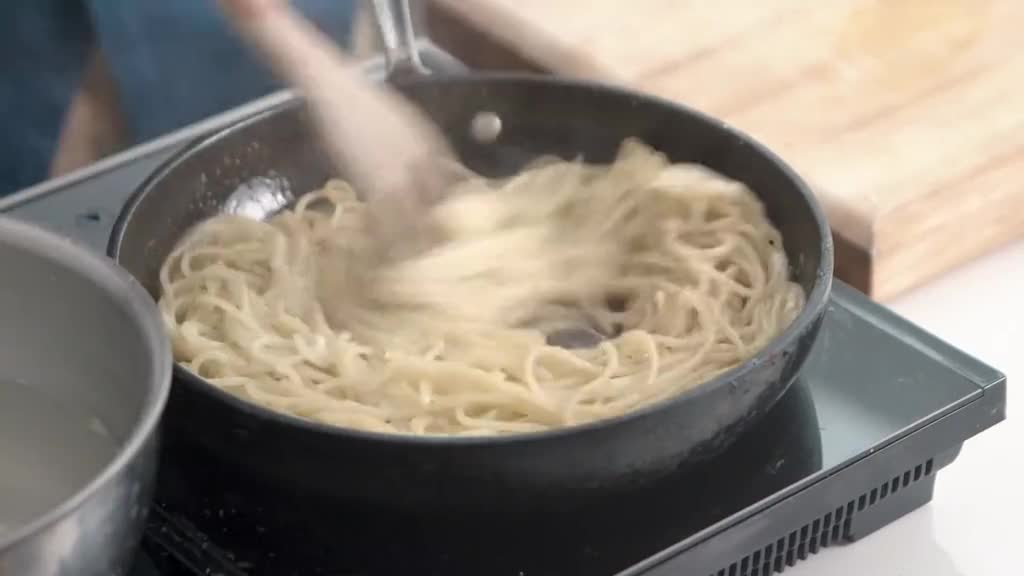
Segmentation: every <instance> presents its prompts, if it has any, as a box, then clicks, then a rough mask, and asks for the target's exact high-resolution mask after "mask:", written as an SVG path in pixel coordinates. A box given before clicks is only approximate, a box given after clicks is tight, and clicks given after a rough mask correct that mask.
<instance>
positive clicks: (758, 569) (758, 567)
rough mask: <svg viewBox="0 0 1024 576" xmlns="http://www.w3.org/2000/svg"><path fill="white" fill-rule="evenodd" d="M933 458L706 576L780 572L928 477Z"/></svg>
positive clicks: (846, 533)
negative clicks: (856, 519)
mask: <svg viewBox="0 0 1024 576" xmlns="http://www.w3.org/2000/svg"><path fill="white" fill-rule="evenodd" d="M933 466H934V460H933V459H928V460H927V461H925V462H922V463H921V464H918V465H917V466H914V467H913V468H911V469H909V470H906V471H905V472H903V473H902V474H897V475H896V476H893V477H892V479H890V480H886V481H885V482H882V483H881V484H879V485H878V486H875V487H874V488H872V489H871V490H869V491H867V492H865V493H863V494H861V495H859V496H857V497H856V498H853V499H852V500H850V501H849V502H847V503H846V504H845V505H843V506H840V507H838V508H836V509H835V510H833V511H831V512H828V513H826V514H824V515H823V516H820V517H818V518H815V519H814V520H813V521H812V522H808V523H807V524H804V525H803V526H800V527H799V528H797V529H795V530H793V531H792V532H790V533H789V534H788V535H786V536H783V537H782V538H779V539H778V540H776V541H774V542H770V543H768V545H766V546H764V547H763V548H760V549H758V550H755V551H754V552H752V553H750V554H748V555H746V556H744V557H743V558H741V559H739V560H737V561H736V562H733V563H732V564H730V565H729V566H727V567H726V568H722V569H721V570H719V571H717V572H712V573H711V574H710V575H709V576H769V575H770V574H774V573H777V572H782V571H783V570H785V569H786V567H787V566H793V565H794V564H796V563H797V562H798V561H800V560H804V559H806V558H807V556H809V555H811V554H817V553H818V550H820V549H822V548H825V547H827V546H830V545H831V544H832V543H833V542H837V541H840V540H846V539H849V538H850V533H851V525H852V522H853V518H854V516H856V515H857V513H858V512H863V511H864V510H866V509H868V508H870V507H872V506H874V505H875V504H878V503H879V502H881V501H882V500H885V499H886V498H889V497H890V496H893V495H894V494H897V493H898V492H899V491H900V490H903V489H904V488H906V487H907V486H910V485H911V484H914V483H915V482H917V481H919V480H921V479H922V478H925V477H927V476H931V474H932V472H933Z"/></svg>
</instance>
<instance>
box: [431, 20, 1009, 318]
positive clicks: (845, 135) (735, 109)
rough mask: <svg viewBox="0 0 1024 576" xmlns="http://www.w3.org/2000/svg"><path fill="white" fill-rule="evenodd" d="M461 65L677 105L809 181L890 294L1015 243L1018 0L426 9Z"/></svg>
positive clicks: (847, 268) (874, 283) (850, 255)
mask: <svg viewBox="0 0 1024 576" xmlns="http://www.w3.org/2000/svg"><path fill="white" fill-rule="evenodd" d="M429 24H430V29H429V32H430V35H431V37H432V38H433V39H434V40H435V41H437V42H438V43H439V44H440V45H442V46H443V47H445V48H447V49H449V50H452V51H453V52H455V54H456V55H457V56H459V57H461V58H464V59H465V60H467V61H468V62H469V63H470V64H472V65H477V66H485V67H497V68H507V67H516V68H532V69H540V70H547V71H552V72H556V73H559V74H563V75H569V76H577V77H585V78H591V79H599V80H603V81H608V82H613V83H618V84H624V85H628V86H630V87H632V88H636V89H639V90H642V91H646V92H651V93H654V94H658V95H661V96H665V97H668V98H672V99H675V100H677V101H681V102H685V103H687V104H690V105H692V106H694V107H697V108H699V109H702V110H704V111H706V112H709V113H711V114H713V115H715V116H718V117H721V118H723V119H725V120H727V121H729V122H730V123H732V124H733V125H735V126H737V127H739V128H740V129H741V130H744V131H746V132H748V133H750V134H752V135H753V136H754V137H755V138H757V139H759V140H761V141H762V142H764V143H766V144H767V145H768V146H769V147H771V148H772V149H774V150H775V151H776V152H778V153H779V154H780V155H782V156H783V157H784V158H785V159H786V160H787V161H789V162H790V163H791V164H792V165H793V166H794V167H795V168H796V169H797V170H798V171H799V172H800V173H801V174H802V175H803V176H804V177H805V178H807V179H808V181H810V182H811V183H812V185H814V186H815V188H816V189H817V191H818V194H819V198H820V199H821V201H822V203H823V204H824V206H825V208H826V211H827V212H828V215H829V219H830V222H831V224H832V226H833V230H834V232H835V233H836V235H837V244H838V247H839V250H838V254H837V256H838V266H837V268H838V273H839V275H840V276H841V277H843V278H844V279H846V280H847V281H850V282H851V283H853V284H854V285H856V286H857V287H859V288H861V289H862V290H864V291H865V292H868V293H869V294H870V295H872V296H873V297H875V298H878V299H885V298H888V297H891V296H892V295H894V294H897V293H899V292H901V291H903V290H905V289H907V288H909V287H912V286H914V285H916V284H919V283H921V282H923V281H925V280H927V279H928V278H930V277H932V276H934V275H936V274H939V273H941V272H942V271H944V270H947V269H949V268H951V267H953V266H955V265H957V264H960V263H962V262H964V261H966V260H969V259H970V258H972V257H975V256H977V255H979V254H981V253H983V252H985V251H987V250H990V249H992V248H993V247H996V246H998V245H1000V244H1003V243H1005V242H1007V241H1009V240H1011V239H1014V238H1018V237H1020V236H1022V235H1024V30H1022V25H1024V1H1021V0H773V1H760V0H717V1H711V0H631V1H630V2H623V1H621V0H588V1H582V0H579V1H573V0H561V1H559V0H433V3H432V6H431V10H430V14H429Z"/></svg>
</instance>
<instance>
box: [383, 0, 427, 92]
mask: <svg viewBox="0 0 1024 576" xmlns="http://www.w3.org/2000/svg"><path fill="white" fill-rule="evenodd" d="M373 13H374V17H375V18H376V20H377V27H378V29H379V30H380V37H381V40H382V41H383V43H384V59H385V61H386V63H387V78H388V79H389V80H395V79H401V78H404V77H410V76H412V77H416V76H427V75H429V74H430V70H429V69H427V67H426V66H425V65H424V64H423V61H422V60H421V59H420V53H419V49H417V47H416V32H415V30H413V25H412V14H411V12H410V9H409V0H373Z"/></svg>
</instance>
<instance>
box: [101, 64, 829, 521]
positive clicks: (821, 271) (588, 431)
mask: <svg viewBox="0 0 1024 576" xmlns="http://www.w3.org/2000/svg"><path fill="white" fill-rule="evenodd" d="M401 87H402V89H403V91H405V92H406V94H408V95H409V96H410V97H411V98H412V99H413V100H414V101H416V102H417V103H419V104H420V105H421V106H422V107H423V108H424V109H425V110H426V111H427V112H428V113H429V114H430V115H431V116H432V117H433V118H434V119H435V120H436V121H437V122H438V124H439V125H440V126H442V127H443V128H444V130H445V132H446V133H447V134H448V135H449V138H450V139H451V141H452V142H453V145H454V146H455V148H456V150H457V151H458V153H459V154H460V155H461V156H462V158H463V160H464V161H465V162H466V163H467V164H468V165H469V166H470V167H472V168H474V169H476V170H478V171H480V172H481V173H483V174H487V175H494V176H496V175H504V174H510V173H512V172H514V171H516V170H518V169H519V168H521V167H522V166H523V164H525V163H526V162H528V161H529V160H530V159H532V158H534V157H536V156H537V155H539V154H557V155H559V156H562V157H565V158H573V157H577V156H582V157H583V158H584V159H586V160H588V161H592V162H608V161H610V160H612V159H613V158H614V155H615V152H616V151H617V149H618V146H619V144H620V143H621V142H622V140H623V139H624V138H627V137H637V138H640V139H641V140H643V141H645V142H647V143H648V144H650V145H652V146H653V147H655V148H656V149H658V150H660V151H662V152H664V153H665V154H667V155H668V156H669V157H670V158H671V159H673V160H675V161H686V162H698V163H701V164H704V165H706V166H708V167H710V168H712V169H714V170H716V171H718V172H721V173H723V174H725V175H727V176H729V177H732V178H734V179H737V180H740V181H742V182H744V183H746V184H747V185H748V186H750V188H751V189H752V190H754V191H755V192H756V193H757V194H758V195H759V196H760V197H761V199H762V200H763V202H764V204H765V206H766V208H767V212H768V215H769V217H770V218H771V220H772V221H773V222H774V223H775V225H776V226H777V227H778V228H779V229H780V231H781V232H782V235H783V237H784V242H785V249H786V252H787V254H788V256H789V260H790V263H791V268H792V276H793V278H794V279H795V280H796V281H797V282H799V283H800V284H801V285H802V286H803V288H804V290H805V291H806V293H807V294H808V299H807V305H806V307H805V309H804V311H803V312H802V313H801V314H800V316H799V317H798V318H797V319H796V320H795V321H794V323H793V324H792V325H791V326H790V327H789V328H788V329H786V331H785V332H783V333H782V334H781V335H780V336H778V337H777V338H776V339H775V340H774V341H773V342H772V343H771V344H770V345H769V346H768V347H767V348H766V349H765V350H763V351H762V352H761V353H759V354H758V355H757V356H756V357H754V358H753V359H751V360H750V361H748V362H746V363H744V364H743V365H741V366H739V367H737V368H736V369H734V370H731V371H730V372H728V373H726V374H723V375H722V376H720V377H718V378H716V379H714V380H713V381H711V382H709V383H707V384H705V385H703V386H700V387H697V388H696V389H694V390H692V391H690V392H688V393H686V394H683V395H681V396H679V397H676V398H673V399H670V400H668V401H665V402H662V403H659V404H656V405H653V406H650V407H648V408H645V409H643V410H641V411H638V412H634V413H631V414H627V415H625V416H623V417H619V418H615V419H612V420H607V421H603V422H597V423H593V424H589V425H585V426H579V427H574V428H569V429H563V430H556V431H552V432H546V433H538V434H527V435H516V436H509V437H501V438H475V439H460V438H413V437H403V436H391V435H380V434H371V433H364V432H359V431H351V430H344V429H338V428H333V427H328V426H324V425H319V424H316V423H310V422H306V421H303V420H299V419H296V418H292V417H289V416H284V415H280V414H276V413H273V412H270V411H268V410H265V409H262V408H260V407H257V406H253V405H250V404H248V403H246V402H244V401H241V400H239V399H237V398H235V397H233V396H230V395H229V394H227V393H225V392H222V391H221V390H219V389H217V388H215V387H213V386H211V385H209V384H207V383H206V382H204V381H203V380H202V379H200V378H198V377H196V376H195V375H193V374H191V373H190V372H188V371H187V370H184V369H182V368H180V367H179V368H177V369H176V378H175V385H174V387H173V391H172V394H171V401H170V404H169V406H168V410H167V413H166V416H165V422H166V423H167V426H168V428H169V431H168V433H169V434H171V435H172V436H174V437H178V438H180V439H182V440H184V439H186V438H187V439H188V440H189V441H191V442H194V443H195V445H196V447H197V448H202V449H205V450H209V451H212V452H213V453H214V454H216V455H217V456H218V457H220V458H223V459H226V460H228V461H230V462H233V463H235V464H237V465H238V466H239V467H242V468H244V469H246V470H249V471H251V473H253V474H257V475H261V476H265V477H266V478H267V479H268V480H273V481H275V482H285V483H286V485H288V486H293V487H294V489H295V490H310V491H313V492H315V493H318V494H323V495H329V496H333V497H337V498H342V499H357V500H364V501H369V502H373V503H379V504H383V505H388V506H390V507H395V508H399V509H403V510H427V509H435V510H437V509H458V508H472V509H481V508H483V509H492V508H503V507H509V506H514V507H523V506H530V505H543V504H544V503H545V502H552V501H561V502H565V501H567V500H579V499H581V498H582V499H585V498H588V497H590V496H593V495H608V494H609V493H610V492H614V491H616V490H621V489H628V488H630V487H631V486H635V485H637V484H640V483H646V482H648V481H651V480H653V479H655V478H657V477H659V476H661V475H663V474H665V473H667V472H669V471H671V470H673V469H675V468H677V467H678V466H680V465H685V464H686V463H689V462H694V461H699V460H701V459H703V458H706V457H708V456H711V455H713V454H715V453H717V452H719V451H720V450H722V449H723V448H725V447H726V446H728V445H729V444H730V443H731V442H732V441H733V440H734V439H735V438H736V437H737V435H739V434H740V433H741V432H742V431H743V430H745V429H746V427H747V426H749V425H750V424H751V423H752V422H754V421H756V420H757V419H758V418H759V417H760V416H761V415H762V414H764V413H765V412H766V411H767V410H768V409H769V408H771V406H772V405H773V404H774V403H775V401H776V400H777V399H778V398H779V397H780V396H781V395H782V393H783V392H785V391H786V389H787V388H788V387H789V385H790V383H791V382H792V380H793V378H794V376H795V375H796V374H797V372H798V371H799V369H800V367H801V365H802V363H803V361H804V359H805V358H806V356H807V354H808V352H809V350H810V348H811V346H812V344H813V342H814V339H815V336H816V334H817V332H818V328H819V326H820V323H821V318H822V315H823V312H824V310H825V307H826V303H827V299H828V295H829V291H830V287H831V279H832V264H833V262H832V259H833V250H832V241H831V235H830V233H829V229H828V226H827V224H826V222H825V219H824V217H823V214H822V212H821V210H820V208H819V207H818V205H817V203H816V202H815V201H814V198H813V196H812V193H811V192H810V190H809V189H808V188H807V186H806V185H805V184H804V183H803V181H802V180H801V179H800V178H799V177H798V176H797V175H796V174H794V173H793V171H792V170H790V169H789V168H788V167H787V166H786V165H785V164H784V163H783V162H782V161H781V160H780V159H778V158H777V157H776V156H774V155H773V154H772V153H771V152H769V151H768V150H766V149H765V148H764V147H762V146H761V145H759V144H757V143H756V142H754V141H753V140H751V139H750V138H749V137H747V136H745V135H743V134H741V133H739V132H737V131H735V130H733V129H732V128H730V127H728V126H726V125H724V124H722V123H721V122H719V121H717V120H714V119H712V118H709V117H707V116H704V115H702V114H700V113H697V112H695V111H693V110H690V109H687V108H685V107H682V106H679V105H676V104H673V103H670V102H666V101H662V100H658V99H655V98H651V97H647V96H642V95H638V94H636V93H632V92H627V91H622V90H618V89H614V88H610V87H606V86H601V85H597V84H590V83H583V82H575V81H569V80H562V79H554V78H544V77H536V76H525V75H474V76H468V77H451V78H444V77H434V78H429V79H424V80H418V81H415V82H411V83H408V84H403V85H402V86H401ZM481 111H489V112H494V113H496V114H498V115H499V116H500V117H501V118H502V121H503V131H502V133H501V136H500V138H499V139H498V140H497V142H495V143H492V144H481V143H479V142H477V141H476V140H474V139H473V138H472V137H471V133H470V130H469V126H470V122H471V120H472V118H473V116H474V115H475V114H476V113H477V112H481ZM335 175H336V174H335V173H334V172H333V170H332V168H331V165H330V164H329V162H328V161H327V158H326V156H325V155H324V154H323V153H322V152H321V150H320V149H319V147H318V144H317V141H316V139H315V137H314V136H313V133H312V130H311V129H310V128H309V125H308V122H307V119H306V117H305V111H304V109H303V107H302V104H301V103H300V102H291V103H288V104H285V105H282V106H280V107H278V108H276V109H274V110H271V111H269V112H265V113H262V114H260V115H258V116H255V117H252V118H250V119H248V120H245V121H243V122H240V123H239V124H237V125H235V126H233V127H231V128H228V129H226V130H224V131H222V132H220V133H217V134H214V135H212V136H210V137H208V138H205V139H203V140H201V141H199V142H196V143H195V144H194V145H192V146H190V147H189V148H187V149H186V150H185V151H184V152H183V153H181V154H179V155H178V156H177V157H175V158H173V159H172V160H170V161H169V162H168V163H167V164H166V165H164V166H163V167H162V168H161V169H160V170H158V171H157V172H156V173H154V174H153V175H152V176H151V177H150V178H149V179H148V180H147V181H146V182H145V183H143V185H142V186H141V187H140V188H139V190H138V191H137V193H136V194H135V196H134V197H133V198H132V200H131V201H130V202H129V204H128V205H127V206H126V207H125V209H124V211H123V212H122V214H121V216H120V218H119V220H118V222H117V225H116V226H115V229H114V233H113V235H112V238H111V241H110V247H109V252H110V255H111V256H112V257H113V258H115V259H116V260H117V261H118V262H119V263H120V264H121V265H122V266H123V267H125V268H126V269H127V270H128V271H129V272H131V273H132V274H133V275H134V276H135V277H136V278H138V279H139V281H140V282H141V283H142V284H143V285H144V286H145V287H146V288H147V289H148V290H149V291H150V293H151V294H152V295H153V296H154V297H157V296H158V290H159V288H158V270H159V267H160V264H161V262H162V261H163V260H164V259H165V257H166V256H167V254H168V253H169V252H170V250H171V249H172V247H173V246H174V243H175V242H176V241H177V240H178V239H179V238H180V237H181V236H182V234H183V233H184V232H185V231H186V230H187V229H188V228H190V227H191V226H192V225H194V224H195V223H197V222H199V221H201V220H203V219H205V218H208V217H210V216H213V215H215V214H217V213H218V212H220V211H222V210H223V208H224V206H225V203H226V202H227V201H228V197H229V196H230V195H231V194H232V193H233V192H235V190H236V189H238V188H239V186H241V185H243V184H246V183H249V182H252V181H253V180H254V179H263V180H260V182H263V185H264V186H265V185H266V183H267V182H272V183H277V184H275V185H274V186H277V187H278V188H281V189H285V188H287V189H289V190H290V191H292V192H295V193H304V192H307V191H311V190H313V189H315V188H317V187H319V186H321V185H322V184H323V182H324V181H326V180H327V179H328V178H329V177H332V176H335Z"/></svg>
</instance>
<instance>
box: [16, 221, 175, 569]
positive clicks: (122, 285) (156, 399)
mask: <svg viewBox="0 0 1024 576" xmlns="http://www.w3.org/2000/svg"><path fill="white" fill-rule="evenodd" d="M0 243H3V244H8V245H12V246H14V247H15V248H16V249H21V250H24V251H25V252H26V253H29V254H32V255H34V256H36V257H38V258H42V259H45V260H49V261H50V262H53V263H54V264H56V265H58V266H60V267H63V268H65V269H68V270H71V271H73V272H74V273H76V274H78V275H80V276H82V277H83V278H86V279H88V280H89V281H90V282H91V283H92V284H94V285H95V286H96V287H97V288H98V289H99V290H100V291H102V292H105V293H107V294H110V295H111V296H112V297H113V299H114V300H115V301H116V302H118V303H119V304H120V305H121V306H123V307H124V308H125V309H126V310H127V312H128V314H129V316H131V317H132V318H133V319H134V320H135V321H136V322H137V323H138V325H139V328H140V329H141V330H140V331H141V333H142V337H143V343H142V344H143V350H145V351H146V352H147V353H148V354H149V356H150V357H151V358H152V360H153V361H152V363H151V366H150V372H149V374H148V376H147V382H146V386H147V387H148V390H147V393H146V395H145V397H144V399H143V408H142V412H141V414H140V415H139V417H138V418H137V420H136V423H135V425H134V427H133V428H132V430H131V433H130V434H129V435H128V437H127V438H126V440H125V441H124V442H123V443H122V444H121V446H120V448H119V449H118V451H117V454H116V455H115V456H114V457H113V458H112V459H111V460H110V461H109V462H107V464H106V465H105V466H104V467H103V469H102V470H101V471H100V472H99V473H98V474H96V475H95V476H94V477H93V478H92V479H91V480H90V481H89V482H88V483H86V484H85V485H83V486H81V487H80V488H79V489H78V490H77V491H76V492H75V493H74V494H72V495H71V496H70V497H68V498H66V499H64V501H62V502H61V503H60V504H58V505H57V506H56V507H54V508H51V509H50V510H48V511H47V512H45V513H44V514H42V515H40V516H37V517H35V518H34V519H32V520H30V521H28V522H26V523H24V524H21V525H18V526H16V527H15V528H14V529H13V530H10V531H8V532H6V533H2V534H0V552H3V551H5V550H8V549H10V548H13V547H15V546H17V545H18V544H19V543H20V542H23V541H25V540H27V539H29V538H31V537H32V536H34V535H36V534H38V533H40V532H42V531H44V530H46V529H47V528H48V527H50V526H52V525H54V524H56V523H58V522H59V521H60V520H61V519H63V518H64V517H66V516H68V515H70V514H71V513H73V512H74V511H75V510H77V509H79V508H81V506H82V505H83V504H84V503H85V502H86V501H88V500H89V499H90V498H92V497H93V496H94V495H95V494H96V493H97V492H99V491H100V490H101V489H103V487H105V486H107V485H108V484H110V483H111V482H112V481H114V479H115V478H116V476H117V475H118V474H119V473H120V472H121V471H122V470H124V469H125V468H126V467H128V466H129V465H130V464H131V462H133V461H134V460H135V459H136V457H137V456H138V454H139V452H140V451H141V450H142V449H143V447H144V446H145V445H146V443H147V442H148V441H149V440H150V438H152V437H153V435H154V434H155V433H156V430H157V426H158V424H159V422H160V417H161V415H162V414H163V410H164V407H165V405H166V404H167V397H168V394H169V392H170V389H171V372H172V367H173V364H174V363H173V361H172V357H171V351H170V349H171V347H170V341H169V340H168V338H167V335H166V333H165V331H164V329H163V323H162V321H161V319H160V315H159V312H158V311H157V308H156V306H155V305H154V304H153V300H152V298H150V296H149V293H148V292H146V291H145V289H143V288H142V286H141V285H140V284H139V283H138V282H137V281H136V280H135V278H134V277H132V275H131V274H129V273H128V272H126V271H125V270H123V269H121V268H120V267H119V266H116V265H115V264H114V263H113V262H112V261H110V260H109V259H107V258H105V257H103V256H102V255H100V254H97V253H94V252H92V251H90V250H88V249H86V248H83V247H80V246H78V245H77V244H75V243H74V242H73V241H71V240H70V239H68V238H64V237H62V236H58V235H57V234H55V233H53V232H50V231H47V230H44V229H42V228H39V227H37V226H34V225H32V224H28V223H25V222H20V221H18V220H15V219H13V218H11V217H9V216H2V215H0Z"/></svg>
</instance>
